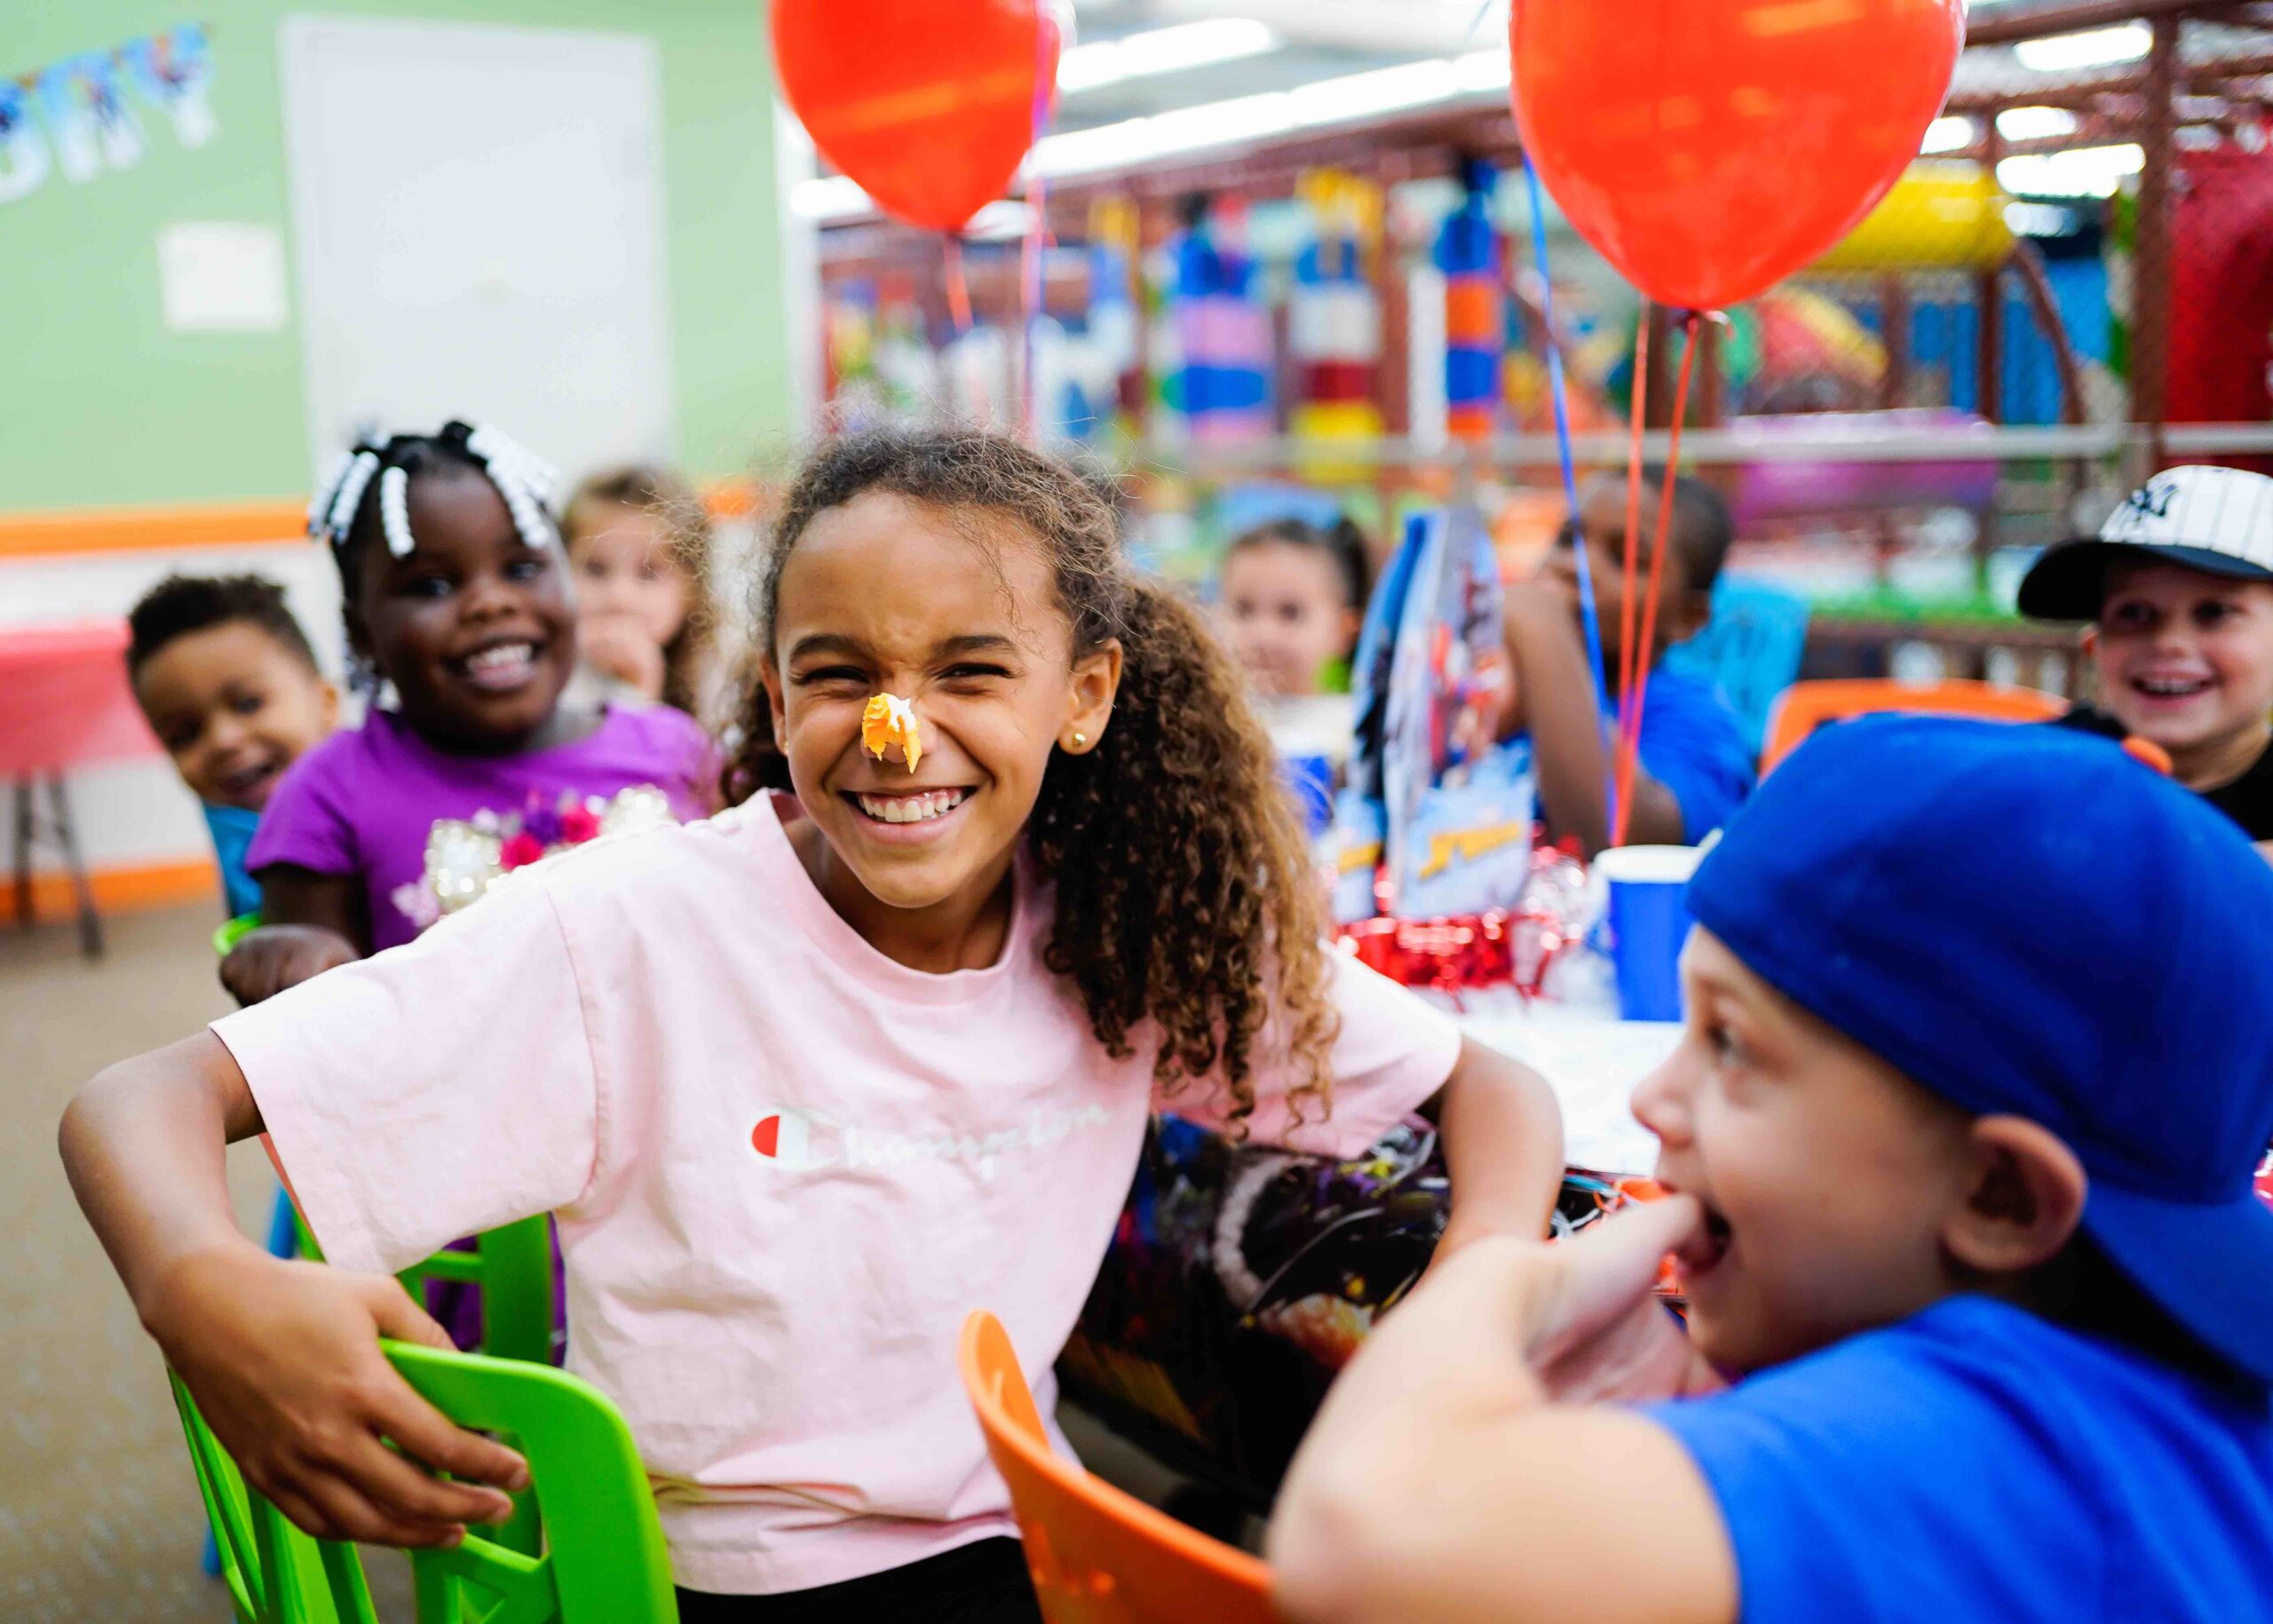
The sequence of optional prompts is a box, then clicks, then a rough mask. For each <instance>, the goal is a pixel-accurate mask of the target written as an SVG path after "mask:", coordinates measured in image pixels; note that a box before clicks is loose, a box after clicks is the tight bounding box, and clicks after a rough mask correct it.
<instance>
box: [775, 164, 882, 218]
mask: <svg viewBox="0 0 2273 1624" xmlns="http://www.w3.org/2000/svg"><path fill="white" fill-rule="evenodd" d="M789 210H790V212H791V213H793V214H795V215H796V217H797V218H799V219H804V220H849V219H851V218H854V217H856V216H859V215H863V214H874V213H875V211H876V206H875V203H873V202H869V201H868V194H867V193H866V192H864V191H862V190H861V189H860V183H859V181H857V180H854V179H852V178H850V177H849V176H845V175H827V176H820V177H816V178H813V179H810V180H801V181H799V182H798V183H797V184H796V186H792V187H790V188H789Z"/></svg>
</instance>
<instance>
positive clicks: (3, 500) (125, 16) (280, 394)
mask: <svg viewBox="0 0 2273 1624" xmlns="http://www.w3.org/2000/svg"><path fill="white" fill-rule="evenodd" d="M287 12H297V13H302V14H308V13H316V14H322V13H339V14H344V15H353V16H372V15H386V16H395V17H404V18H415V19H418V20H425V21H432V22H438V23H454V22H455V23H489V24H525V25H531V26H538V27H544V28H586V29H595V30H605V31H609V32H617V33H637V34H645V35H646V36H650V37H651V38H653V40H654V41H655V43H656V44H657V46H658V48H659V51H660V53H661V63H662V102H663V106H662V114H663V123H664V140H663V154H664V156H663V175H662V186H663V194H664V207H665V218H666V234H667V238H668V241H667V242H666V244H665V257H666V261H667V265H668V267H669V299H670V331H671V346H672V353H671V368H672V379H673V387H674V389H675V390H676V392H677V424H678V438H679V446H678V449H679V455H680V458H681V460H682V461H683V462H684V463H685V464H686V465H687V466H688V468H689V469H690V470H691V471H693V472H694V473H695V474H696V475H698V476H712V475H717V474H725V473H730V472H733V471H737V470H739V469H740V468H741V467H743V466H744V465H746V464H747V463H748V459H749V456H750V453H751V450H752V449H753V448H754V447H755V446H756V444H757V443H759V441H761V440H766V439H769V438H778V437H779V436H780V435H781V434H783V433H785V432H788V430H789V428H790V415H791V399H792V396H791V391H790V387H789V370H788V367H789V360H788V343H787V335H786V334H785V333H784V332H783V330H782V324H781V316H780V312H781V308H782V302H781V298H780V251H779V244H778V242H777V212H776V202H775V197H774V179H773V173H774V171H773V115H772V62H771V59H770V58H769V55H768V52H767V48H766V40H765V26H764V9H763V7H762V5H761V4H759V3H758V0H637V3H635V0H464V3H463V4H442V3H441V0H428V3H427V4H415V3H413V4H403V3H401V0H359V3H354V4H326V3H324V0H313V3H308V0H303V3H302V4H292V5H286V4H276V3H274V0H70V4H44V5H42V4H34V5H13V4H8V5H0V74H6V75H25V74H29V73H33V72H36V70H38V69H40V68H43V67H46V66H47V65H48V64H49V63H51V62H52V61H55V60H57V59H61V58H63V57H66V56H70V55H74V54H76V53H78V52H80V51H90V50H108V49H110V48H113V47H115V46H117V45H120V44H123V43H125V42H126V41H127V40H129V39H131V38H133V37H135V36H139V35H143V34H147V33H151V32H154V31H157V30H161V29H163V28H166V27H168V26H169V25H170V24H172V23H176V22H181V21H190V20H194V21H198V22H202V23H203V24H204V25H205V26H206V28H207V29H208V30H209V32H210V36H211V40H212V49H213V57H214V81H213V87H212V93H211V102H212V107H213V112H214V116H215V119H216V122H217V123H218V126H219V132H218V134H217V135H216V136H215V137H214V139H212V140H211V141H210V142H209V143H207V144H206V145H205V146H203V147H198V148H196V149H194V150H191V149H186V148H185V147H183V146H182V145H181V143H180V141H179V140H178V139H176V137H175V135H174V131H173V127H172V125H171V123H170V122H169V121H168V120H167V119H166V118H165V116H164V115H163V114H162V113H160V112H158V111H157V110H156V109H154V108H152V107H148V106H147V104H145V103H142V102H140V101H139V100H134V106H135V108H136V112H137V114H138V115H139V117H140V119H141V123H142V128H143V133H144V136H145V143H144V152H143V155H142V160H141V162H139V164H138V165H136V166H135V167H134V168H132V169H128V170H106V171H104V172H103V173H102V174H100V175H99V176H97V177H96V178H94V179H92V180H90V181H87V182H85V183H83V184H78V185H75V184H73V183H71V182H69V181H67V180H66V179H65V178H63V177H62V176H61V174H60V173H59V172H52V171H51V173H50V174H49V176H48V178H47V180H46V181H45V183H44V184H43V185H42V186H39V187H38V188H36V190H34V191H32V192H30V193H28V194H25V195H24V196H21V197H20V198H17V199H16V200H15V201H13V202H6V203H0V511H20V510H24V509H40V508H69V507H84V506H107V505H111V504H114V503H170V502H186V501H197V500H224V499H235V498H251V497H273V496H289V495H297V494H299V493H300V492H301V491H302V490H303V488H304V487H305V484H306V480H307V470H308V468H309V466H310V463H311V460H312V459H311V457H310V455H309V450H308V446H307V429H306V413H305V407H304V394H305V390H304V378H303V374H302V370H301V361H300V344H299V317H300V312H299V311H298V309H297V297H298V289H297V285H296V284H291V297H292V299H293V301H294V306H295V307H294V309H293V311H292V313H291V320H290V321H288V322H287V324H286V326H285V328H284V329H283V330H282V331H281V332H275V333H259V334H234V333H193V334H174V333H170V332H168V331H167V330H166V329H165V327H164V325H163V323H162V321H161V319H160V313H159V304H158V265H157V236H158V232H159V230H160V228H161V227H162V226H166V225H168V224H170V223H172V222H174V221H177V220H237V221H254V222H264V223H268V224H273V225H274V226H277V227H278V228H279V229H280V230H281V232H282V233H283V237H284V242H285V251H286V254H287V256H288V257H289V255H290V253H291V251H292V234H291V228H290V220H289V206H290V205H289V193H288V187H287V184H286V178H285V167H284V135H283V122H282V109H281V96H282V92H281V86H280V84H279V83H278V77H277V66H276V52H277V25H278V23H279V21H280V20H281V19H282V18H283V17H284V16H285V14H286V13H287ZM130 99H132V98H131V93H130Z"/></svg>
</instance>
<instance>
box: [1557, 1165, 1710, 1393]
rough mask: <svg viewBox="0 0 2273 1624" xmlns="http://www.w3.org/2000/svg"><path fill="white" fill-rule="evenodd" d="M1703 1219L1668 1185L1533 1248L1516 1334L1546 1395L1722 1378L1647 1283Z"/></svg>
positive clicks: (1706, 1387)
mask: <svg viewBox="0 0 2273 1624" xmlns="http://www.w3.org/2000/svg"><path fill="white" fill-rule="evenodd" d="M1704 1221H1705V1213H1704V1208H1701V1207H1699V1205H1698V1203H1697V1200H1696V1198H1695V1197H1693V1196H1687V1195H1672V1196H1667V1198H1665V1199H1664V1200H1658V1201H1651V1202H1647V1203H1644V1204H1643V1205H1641V1206H1638V1207H1635V1208H1629V1209H1628V1210H1627V1211H1624V1212H1620V1213H1619V1214H1617V1215H1615V1216H1612V1217H1609V1218H1605V1219H1604V1220H1603V1221H1602V1222H1601V1223H1599V1224H1596V1225H1595V1226H1594V1227H1592V1228H1591V1229H1589V1230H1588V1231H1587V1232H1585V1233H1583V1234H1580V1235H1579V1236H1576V1237H1574V1238H1573V1239H1572V1240H1566V1241H1562V1242H1559V1243H1557V1244H1556V1245H1553V1246H1547V1247H1540V1248H1536V1256H1535V1257H1533V1258H1532V1259H1530V1260H1528V1262H1527V1264H1525V1266H1526V1267H1527V1269H1528V1270H1530V1271H1532V1282H1531V1288H1530V1289H1528V1290H1525V1291H1524V1292H1522V1293H1521V1294H1520V1296H1519V1301H1520V1303H1521V1304H1522V1308H1521V1311H1520V1318H1521V1321H1522V1323H1521V1326H1520V1328H1519V1333H1518V1334H1519V1335H1520V1336H1521V1338H1522V1342H1523V1347H1524V1350H1525V1359H1526V1361H1527V1362H1528V1363H1529V1365H1530V1366H1531V1368H1532V1374H1533V1375H1535V1376H1536V1377H1537V1378H1538V1381H1539V1383H1540V1387H1541V1388H1542V1389H1544V1390H1545V1393H1546V1396H1547V1397H1548V1398H1553V1399H1556V1400H1558V1401H1561V1402H1563V1403H1566V1404H1581V1403H1586V1402H1588V1401H1590V1400H1596V1399H1628V1400H1633V1399H1652V1398H1686V1397H1689V1396H1691V1395H1693V1394H1697V1393H1708V1392H1715V1391H1717V1390H1720V1389H1721V1388H1723V1387H1725V1386H1727V1385H1728V1383H1727V1382H1724V1381H1723V1380H1722V1378H1721V1375H1720V1373H1719V1372H1717V1371H1715V1369H1714V1368H1713V1367H1712V1366H1710V1365H1708V1364H1707V1363H1706V1361H1705V1360H1704V1359H1701V1358H1699V1356H1698V1353H1697V1351H1696V1350H1695V1349H1694V1348H1692V1347H1691V1345H1690V1342H1689V1336H1688V1334H1687V1333H1686V1332H1684V1331H1683V1329H1682V1327H1681V1325H1680V1322H1679V1321H1678V1320H1676V1319H1675V1318H1674V1316H1673V1313H1672V1311H1670V1310H1669V1309H1667V1307H1666V1305H1665V1304H1664V1303H1660V1302H1659V1301H1658V1299H1657V1297H1656V1295H1654V1294H1653V1293H1652V1291H1651V1287H1652V1286H1654V1285H1655V1284H1656V1283H1657V1278H1658V1267H1659V1264H1660V1263H1661V1262H1662V1261H1663V1260H1664V1258H1665V1256H1666V1254H1667V1253H1668V1252H1675V1251H1678V1250H1680V1249H1681V1248H1682V1247H1683V1246H1684V1245H1685V1244H1687V1243H1688V1242H1690V1241H1691V1240H1697V1239H1699V1238H1700V1237H1701V1235H1702V1232H1703V1225H1704Z"/></svg>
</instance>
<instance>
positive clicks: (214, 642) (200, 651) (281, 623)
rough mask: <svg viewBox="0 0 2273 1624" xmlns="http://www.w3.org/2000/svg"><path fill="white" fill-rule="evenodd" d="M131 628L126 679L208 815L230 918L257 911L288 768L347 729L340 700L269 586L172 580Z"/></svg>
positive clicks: (134, 616) (227, 578) (226, 579)
mask: <svg viewBox="0 0 2273 1624" xmlns="http://www.w3.org/2000/svg"><path fill="white" fill-rule="evenodd" d="M127 626H128V629H129V631H130V634H131V635H130V640H129V642H128V644H127V649H126V674H127V678H128V680H129V681H130V682H131V683H132V684H133V686H134V697H135V700H136V701H138V702H139V704H140V705H141V707H142V714H143V716H144V717H147V719H148V721H149V724H150V731H151V732H152V733H155V734H157V736H158V742H159V743H160V744H162V745H163V746H165V749H166V753H167V754H168V755H170V756H171V757H173V763H174V770H175V771H176V772H179V773H180V774H181V780H182V782H183V783H185V784H186V785H188V786H189V788H190V789H191V790H192V792H194V794H195V795H196V796H197V800H198V804H199V805H200V806H201V807H202V809H203V811H204V813H205V823H206V827H207V828H208V829H210V831H211V833H212V836H213V851H214V855H215V857H216V858H217V859H218V861H219V863H220V866H221V885H222V891H223V894H224V895H225V896H226V898H227V900H228V908H229V912H230V914H231V915H239V914H253V913H257V912H259V911H260V887H259V886H257V885H256V884H255V883H253V881H252V879H251V877H250V876H249V875H247V874H246V873H245V851H246V849H247V848H248V847H249V846H250V845H251V844H252V835H253V829H254V828H255V827H256V826H257V824H258V823H259V821H260V813H261V809H262V808H263V807H265V806H266V805H267V804H268V796H269V792H270V791H271V790H273V789H274V788H276V781H277V780H279V779H281V778H282V777H283V776H284V769H285V768H287V767H289V766H290V765H291V764H293V763H294V762H295V761H297V760H298V759H299V758H300V757H301V756H302V755H304V754H305V753H306V752H307V751H308V750H310V749H313V748H314V747H315V746H316V745H317V744H318V743H320V742H321V741H323V740H324V739H325V738H327V737H329V734H330V733H331V730H332V728H333V726H334V725H336V724H337V721H338V719H339V691H338V690H337V688H335V687H333V686H332V685H331V684H330V683H329V682H327V681H325V680H324V677H323V674H322V672H321V671H320V670H318V669H316V657H315V654H314V651H313V650H312V649H310V648H309V646H308V638H307V634H306V633H305V632H304V631H302V630H300V623H299V622H297V621H296V620H294V619H293V618H292V612H291V610H290V609H289V608H287V607H286V606H285V605H284V589H283V588H281V587H280V586H278V585H277V584H276V583H275V582H273V581H270V580H268V579H266V578H265V576H261V575H169V576H168V577H166V579H165V580H163V581H161V582H159V583H158V584H157V585H156V586H154V587H152V588H151V589H150V590H149V591H148V592H147V593H145V594H144V595H143V598H142V600H141V601H140V602H139V603H138V604H136V605H135V606H134V607H133V609H132V611H131V613H130V614H128V616H127Z"/></svg>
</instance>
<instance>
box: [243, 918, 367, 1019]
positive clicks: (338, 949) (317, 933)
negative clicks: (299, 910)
mask: <svg viewBox="0 0 2273 1624" xmlns="http://www.w3.org/2000/svg"><path fill="white" fill-rule="evenodd" d="M362 956H363V955H361V954H360V953H358V952H356V951H355V944H354V943H352V942H351V941H349V940H348V939H346V938H345V937H344V936H342V935H340V934H339V932H338V931H330V930H326V929H325V928H324V927H323V926H321V925H263V926H261V927H260V928H259V929H258V930H257V931H249V932H248V933H247V934H246V936H245V939H243V940H242V941H241V942H239V943H238V944H237V945H236V946H235V947H232V948H231V949H229V955H228V956H227V957H226V958H225V959H223V960H222V961H221V985H222V986H226V987H227V988H228V989H229V992H230V994H232V995H233V996H234V998H235V999H236V1001H237V1002H239V1003H242V1004H255V1003H258V1002H261V1001H262V1000H264V999H268V998H273V997H274V996H275V995H276V994H279V993H281V992H282V991H283V990H284V989H285V988H286V987H288V986H298V985H299V984H300V983H301V982H303V981H305V980H306V979H307V978H309V977H310V976H313V975H320V974H321V973H322V972H323V971H325V970H329V969H330V968H331V967H332V966H333V965H335V964H352V963H354V962H355V961H356V960H357V959H359V958H360V957H362Z"/></svg>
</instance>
